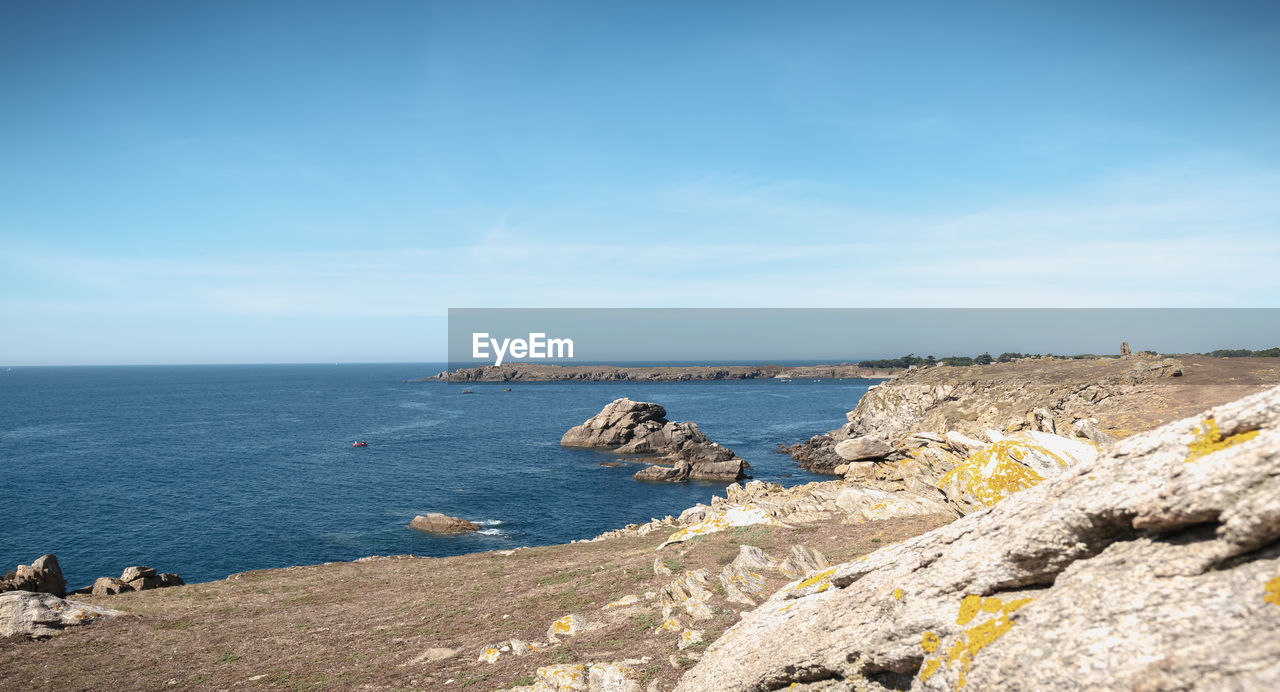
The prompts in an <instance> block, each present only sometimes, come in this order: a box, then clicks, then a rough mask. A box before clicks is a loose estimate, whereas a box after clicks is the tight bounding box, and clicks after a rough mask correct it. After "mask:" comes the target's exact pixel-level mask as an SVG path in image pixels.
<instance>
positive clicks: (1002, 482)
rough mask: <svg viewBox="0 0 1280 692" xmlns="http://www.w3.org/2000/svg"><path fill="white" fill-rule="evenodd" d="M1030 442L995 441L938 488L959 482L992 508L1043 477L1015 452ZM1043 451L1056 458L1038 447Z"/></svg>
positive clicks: (973, 456) (945, 476)
mask: <svg viewBox="0 0 1280 692" xmlns="http://www.w3.org/2000/svg"><path fill="white" fill-rule="evenodd" d="M1028 446H1029V443H1027V442H1024V441H1020V440H1003V441H1001V442H993V443H991V444H989V445H987V446H986V447H984V448H982V449H980V450H978V451H976V452H974V453H973V454H971V455H969V456H968V457H967V458H966V459H965V460H964V461H962V462H960V464H958V465H957V466H956V467H955V468H954V469H952V470H951V471H949V472H947V474H946V475H944V476H943V477H942V478H941V479H940V480H939V481H938V487H939V488H946V487H948V486H950V485H952V483H955V482H957V481H958V484H959V485H960V487H962V488H964V489H965V490H967V491H968V492H969V494H970V495H972V496H973V497H974V499H975V500H977V501H978V502H979V503H981V504H982V505H984V506H986V507H990V506H991V505H994V504H995V503H997V502H999V501H1000V500H1003V499H1004V498H1006V497H1008V496H1009V495H1012V494H1013V493H1016V492H1018V491H1019V490H1025V489H1027V488H1030V487H1031V486H1033V485H1036V484H1037V483H1039V482H1040V481H1042V480H1044V477H1043V476H1041V475H1040V474H1038V473H1036V472H1035V471H1034V470H1033V469H1031V468H1030V467H1029V466H1027V465H1025V464H1023V463H1021V462H1019V461H1017V459H1016V458H1015V455H1017V453H1018V451H1019V450H1020V449H1021V448H1025V447H1028ZM1037 451H1039V452H1040V453H1042V454H1046V455H1050V456H1053V457H1055V458H1056V457H1057V455H1055V454H1053V453H1052V452H1050V451H1049V450H1047V449H1043V448H1037Z"/></svg>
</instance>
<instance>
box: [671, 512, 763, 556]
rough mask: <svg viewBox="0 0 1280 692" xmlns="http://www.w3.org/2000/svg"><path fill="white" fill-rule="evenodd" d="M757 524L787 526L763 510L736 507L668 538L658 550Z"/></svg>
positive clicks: (687, 527)
mask: <svg viewBox="0 0 1280 692" xmlns="http://www.w3.org/2000/svg"><path fill="white" fill-rule="evenodd" d="M756 524H765V525H769V526H785V524H783V523H782V522H780V521H778V520H777V519H774V518H773V517H771V516H769V515H768V514H767V513H765V511H764V510H763V509H760V508H759V507H753V506H751V505H747V506H745V507H734V508H733V509H730V510H729V511H727V512H725V513H724V514H721V515H720V516H716V517H712V518H710V519H707V520H705V521H700V522H698V523H696V524H694V525H692V526H686V527H685V528H683V529H680V530H679V531H677V532H675V533H673V534H671V535H670V536H667V540H666V541H665V542H664V543H663V544H662V545H660V546H658V549H659V550H661V549H662V548H664V547H666V546H668V545H670V544H672V543H679V542H681V541H687V540H689V539H690V538H694V537H695V536H706V535H707V534H712V533H716V532H717V531H724V530H725V529H731V528H734V527H737V526H754V525H756Z"/></svg>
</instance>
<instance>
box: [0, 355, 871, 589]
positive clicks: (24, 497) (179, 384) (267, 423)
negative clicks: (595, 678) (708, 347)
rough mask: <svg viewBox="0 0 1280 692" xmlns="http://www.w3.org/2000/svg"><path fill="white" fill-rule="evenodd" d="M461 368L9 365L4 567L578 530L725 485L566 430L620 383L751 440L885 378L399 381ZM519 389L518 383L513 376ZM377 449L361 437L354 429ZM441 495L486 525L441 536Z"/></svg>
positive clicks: (190, 560)
mask: <svg viewBox="0 0 1280 692" xmlns="http://www.w3.org/2000/svg"><path fill="white" fill-rule="evenodd" d="M442 369H444V366H443V364H404V365H396V364H376V365H248V366H241V365H214V366H146V367H76V368H70V367H68V368H56V367H47V368H19V367H15V368H12V369H9V370H7V371H6V370H0V570H3V571H8V570H12V569H13V566H14V565H16V564H18V563H19V562H23V563H30V562H31V561H32V560H34V559H35V558H36V557H38V556H40V555H41V554H43V553H49V552H52V553H56V554H57V555H58V559H59V561H60V562H61V563H62V567H63V572H64V573H65V574H66V576H67V580H68V582H69V584H70V586H71V587H72V588H75V587H79V586H83V585H85V584H88V583H90V582H92V580H93V579H94V578H96V577H99V576H118V575H119V573H120V571H121V569H123V568H124V567H126V566H128V565H134V564H145V565H150V566H152V567H155V568H157V569H160V570H161V571H170V572H177V573H178V574H180V575H182V577H183V578H184V579H186V580H187V581H206V580H211V579H220V578H223V577H225V576H227V575H228V574H231V573H233V572H239V571H244V570H249V569H260V568H268V567H283V566H288V565H301V564H314V563H319V562H326V561H332V560H352V559H355V558H358V557H363V556H366V555H379V554H395V553H414V554H418V555H436V556H441V555H453V554H458V553H465V552H473V551H481V550H498V549H507V548H514V547H517V546H523V545H540V544H548V543H561V542H567V541H569V540H572V539H575V538H589V537H591V536H595V535H597V534H599V533H601V532H603V531H607V530H609V529H614V528H618V527H621V526H623V525H625V524H627V523H631V522H641V521H647V520H648V519H649V518H650V517H661V516H664V515H666V514H675V513H678V512H679V511H680V510H682V509H684V508H685V507H688V506H690V505H692V504H694V503H697V502H706V501H708V499H709V498H710V496H711V495H712V494H714V493H717V492H720V491H721V488H722V487H723V484H701V483H685V484H646V483H639V482H637V481H635V480H633V479H632V478H631V474H633V473H635V471H636V470H638V469H639V468H640V467H639V466H637V465H634V464H624V465H623V466H622V467H620V468H607V467H603V466H600V462H602V461H610V460H615V459H616V457H613V456H612V455H609V454H605V453H601V452H596V451H592V450H575V449H562V448H561V447H560V445H559V441H560V436H561V435H562V434H563V433H564V431H566V430H568V429H569V428H570V427H571V426H573V425H576V424H578V423H581V422H582V421H584V420H586V419H587V418H588V417H590V416H592V415H594V414H595V413H597V412H598V411H599V410H600V409H601V407H603V406H604V405H605V404H607V403H609V402H610V401H612V400H613V399H616V398H618V397H622V396H627V397H630V398H632V399H635V400H641V401H656V402H658V403H660V404H662V405H663V406H665V407H666V408H667V417H668V418H670V419H672V420H691V421H695V422H696V423H698V425H699V426H701V428H702V430H703V431H704V432H705V433H706V434H707V435H708V436H709V437H710V438H711V439H712V440H715V441H717V442H719V443H721V444H723V445H727V446H728V447H730V448H732V449H733V450H734V451H736V452H737V453H738V454H739V455H741V456H743V457H744V458H746V459H747V460H748V461H749V462H750V463H751V465H752V466H753V470H752V472H751V473H752V475H753V476H755V477H756V478H759V479H763V480H769V481H775V482H780V483H783V484H786V485H792V484H797V483H804V482H808V481H811V480H815V479H816V478H817V477H816V476H813V475H811V474H809V473H807V472H805V471H803V470H801V469H799V468H797V467H796V466H795V463H794V462H793V461H792V460H791V459H790V457H787V456H784V455H781V454H777V453H776V452H775V451H774V449H775V444H776V443H778V442H785V443H788V444H790V443H794V442H798V441H801V440H804V439H807V438H808V437H809V436H811V435H815V434H817V433H820V432H825V431H827V430H830V429H832V428H835V427H838V426H839V425H841V424H842V423H843V422H844V413H845V412H846V411H848V410H850V409H852V408H853V406H854V405H855V404H856V403H857V402H858V399H859V398H860V397H861V396H862V394H863V393H865V392H866V390H867V387H868V386H869V385H871V384H873V382H872V381H868V380H825V381H820V382H813V381H807V380H806V381H792V382H779V381H774V380H767V381H731V382H690V383H653V384H649V383H644V384H642V383H634V382H622V383H528V384H511V385H506V384H470V385H467V387H468V388H470V389H472V390H473V391H474V392H475V393H474V394H471V395H463V394H460V393H459V392H460V391H461V389H462V387H460V386H459V385H447V384H442V383H423V382H402V380H405V379H413V378H418V377H424V376H427V375H430V374H434V373H435V372H438V371H439V370H442ZM507 386H510V387H512V389H513V391H511V392H501V391H500V390H501V389H503V388H504V387H507ZM357 439H361V440H367V441H368V442H369V446H368V447H365V448H359V449H354V448H352V447H351V442H352V441H353V440H357ZM432 511H438V512H444V513H446V514H452V515H456V516H462V517H465V518H468V519H471V520H473V521H476V522H478V523H481V524H483V525H484V526H485V531H483V532H482V533H481V534H471V535H465V536H452V537H438V536H432V535H428V534H424V533H420V532H417V531H413V530H411V529H409V528H408V527H407V524H408V522H409V520H410V519H412V518H413V516H414V515H415V514H425V513H427V512H432Z"/></svg>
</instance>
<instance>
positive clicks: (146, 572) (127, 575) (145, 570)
mask: <svg viewBox="0 0 1280 692" xmlns="http://www.w3.org/2000/svg"><path fill="white" fill-rule="evenodd" d="M154 576H156V571H155V569H153V568H151V567H144V566H142V565H136V566H134V567H125V568H124V571H123V572H121V573H120V581H123V582H131V581H134V580H136V579H142V578H145V577H154Z"/></svg>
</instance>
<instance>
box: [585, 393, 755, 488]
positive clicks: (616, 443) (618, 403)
mask: <svg viewBox="0 0 1280 692" xmlns="http://www.w3.org/2000/svg"><path fill="white" fill-rule="evenodd" d="M666 416H667V410H666V409H665V408H663V407H662V405H661V404H654V403H649V402H645V401H632V400H630V399H627V398H622V399H617V400H615V401H613V402H611V403H609V404H608V405H607V406H605V407H604V409H603V410H601V411H600V413H597V414H596V415H594V416H592V417H591V418H589V419H587V420H586V421H585V422H583V423H582V424H581V425H576V426H574V427H572V428H570V429H569V431H568V432H566V433H565V434H564V436H563V437H561V438H560V444H561V446H564V447H587V448H592V449H604V450H608V451H610V452H612V453H614V454H629V455H644V456H645V457H646V459H647V460H648V461H656V462H659V463H656V464H652V465H650V466H648V467H646V468H644V469H641V470H640V471H637V472H636V475H635V477H636V480H642V481H669V482H678V481H684V480H708V481H736V480H738V479H740V478H743V477H745V476H746V472H745V469H746V468H747V463H746V462H745V461H744V460H743V459H742V458H741V457H739V456H738V455H736V454H734V453H733V450H731V449H729V448H728V447H722V446H720V445H719V444H717V443H715V442H712V441H711V440H709V439H707V436H706V435H705V434H703V432H702V431H701V430H699V429H698V425H697V424H696V423H689V422H684V423H675V422H672V421H669V420H667V418H666Z"/></svg>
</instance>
